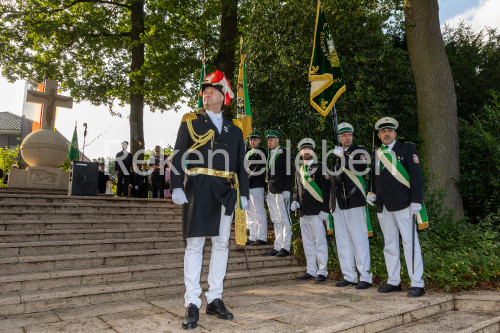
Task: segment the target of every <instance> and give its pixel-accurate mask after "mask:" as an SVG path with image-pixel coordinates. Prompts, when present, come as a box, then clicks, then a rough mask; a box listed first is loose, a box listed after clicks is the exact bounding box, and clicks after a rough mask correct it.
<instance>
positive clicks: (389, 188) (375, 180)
mask: <svg viewBox="0 0 500 333" xmlns="http://www.w3.org/2000/svg"><path fill="white" fill-rule="evenodd" d="M392 152H394V154H395V155H396V157H397V158H398V160H399V161H400V162H401V164H402V165H403V167H404V168H405V170H406V171H407V172H408V174H409V176H410V187H411V188H408V187H406V186H405V185H403V184H401V183H400V182H399V181H398V180H397V179H396V178H395V177H394V176H393V175H392V174H391V173H390V171H389V170H388V169H387V168H385V167H384V168H383V169H382V170H381V171H380V174H379V175H377V169H378V168H376V167H375V166H376V165H377V163H380V160H379V158H378V157H377V152H376V151H374V152H373V156H372V167H371V171H370V192H373V193H375V194H376V195H377V201H376V203H377V213H382V211H383V207H384V206H385V208H386V209H387V210H388V211H390V212H393V211H397V210H401V209H405V208H407V207H409V206H410V204H411V203H412V202H415V203H420V204H421V203H422V197H423V183H422V172H421V171H420V161H419V158H418V153H417V148H415V146H414V145H413V144H411V143H403V142H399V141H396V143H395V144H394V147H393V148H392Z"/></svg>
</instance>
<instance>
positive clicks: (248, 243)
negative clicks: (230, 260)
mask: <svg viewBox="0 0 500 333" xmlns="http://www.w3.org/2000/svg"><path fill="white" fill-rule="evenodd" d="M253 243H254V241H251V240H250V239H249V240H247V242H246V243H245V245H250V244H253Z"/></svg>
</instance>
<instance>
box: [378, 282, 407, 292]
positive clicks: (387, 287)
mask: <svg viewBox="0 0 500 333" xmlns="http://www.w3.org/2000/svg"><path fill="white" fill-rule="evenodd" d="M401 290H402V289H401V283H400V284H399V285H397V286H394V285H392V284H389V283H388V284H386V285H385V286H383V287H382V288H378V290H377V291H378V292H379V293H384V294H385V293H390V292H393V291H401Z"/></svg>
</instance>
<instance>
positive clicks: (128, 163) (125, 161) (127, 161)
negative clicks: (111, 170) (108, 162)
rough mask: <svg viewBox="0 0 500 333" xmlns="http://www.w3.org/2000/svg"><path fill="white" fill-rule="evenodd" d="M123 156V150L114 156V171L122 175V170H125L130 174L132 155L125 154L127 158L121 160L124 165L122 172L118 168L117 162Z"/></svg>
mask: <svg viewBox="0 0 500 333" xmlns="http://www.w3.org/2000/svg"><path fill="white" fill-rule="evenodd" d="M122 156H123V150H122V151H119V152H118V154H116V159H115V171H118V172H119V173H120V174H122V175H123V174H124V170H127V171H128V172H129V173H130V167H131V166H132V154H130V153H127V156H126V157H125V158H124V159H123V160H122V163H123V165H124V170H122V168H120V164H119V163H118V160H119V159H121V157H122Z"/></svg>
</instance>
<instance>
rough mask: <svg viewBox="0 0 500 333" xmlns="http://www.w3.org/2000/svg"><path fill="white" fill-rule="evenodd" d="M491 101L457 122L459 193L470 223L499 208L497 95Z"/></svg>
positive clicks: (499, 107)
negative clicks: (459, 163) (458, 131)
mask: <svg viewBox="0 0 500 333" xmlns="http://www.w3.org/2000/svg"><path fill="white" fill-rule="evenodd" d="M490 93H491V102H490V103H489V104H488V105H485V106H484V107H483V108H482V110H478V112H474V113H472V114H470V115H468V117H467V120H466V119H460V127H459V128H460V160H461V165H460V183H459V186H460V191H461V193H462V198H463V201H464V209H465V211H466V213H467V216H469V217H470V218H471V219H472V220H478V219H482V218H483V217H484V216H486V215H488V214H490V213H494V212H496V210H497V208H498V207H500V196H499V195H498V193H499V190H500V145H499V142H500V93H499V92H495V91H491V92H490Z"/></svg>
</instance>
